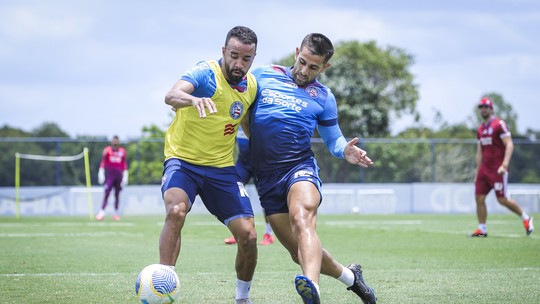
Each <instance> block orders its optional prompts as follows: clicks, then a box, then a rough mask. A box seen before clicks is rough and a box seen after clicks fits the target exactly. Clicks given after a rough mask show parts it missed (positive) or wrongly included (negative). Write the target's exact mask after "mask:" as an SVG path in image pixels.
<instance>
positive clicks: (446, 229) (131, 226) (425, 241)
mask: <svg viewBox="0 0 540 304" xmlns="http://www.w3.org/2000/svg"><path fill="white" fill-rule="evenodd" d="M536 217H537V218H539V219H540V215H538V214H536ZM475 222H476V219H475V216H474V215H384V216H382V215H377V216H369V215H347V216H328V215H321V216H319V225H318V232H319V235H320V236H321V239H322V241H323V244H324V247H325V248H326V249H328V250H329V251H330V252H331V253H332V255H333V256H334V257H335V258H336V259H337V260H338V261H340V262H341V263H343V264H346V265H347V264H349V263H360V264H362V265H363V268H364V276H365V279H366V281H367V282H368V283H369V284H370V285H371V286H372V287H374V288H375V291H376V294H377V296H378V298H379V303H540V238H539V237H538V235H535V234H533V235H531V236H529V237H526V235H525V233H524V230H523V227H522V226H521V223H520V220H519V218H517V217H515V216H513V215H493V216H490V218H489V220H488V225H489V234H490V236H489V238H487V239H471V238H467V237H466V234H467V233H470V232H472V231H473V230H474V229H475V228H476V224H475ZM161 227H162V217H159V216H151V217H129V216H124V217H123V218H122V221H120V222H112V221H111V220H110V219H106V220H105V221H104V222H91V221H89V220H88V219H87V218H70V217H27V218H22V219H19V220H17V219H14V218H6V217H4V218H0V242H1V243H0V244H1V246H0V248H1V251H0V257H1V262H0V302H1V303H137V299H136V296H135V293H134V284H135V280H136V277H137V274H138V272H139V271H140V270H141V269H142V268H143V267H144V266H146V265H148V264H153V263H156V262H158V237H159V233H160V231H161ZM263 227H264V226H263V221H262V218H261V217H259V218H257V228H258V231H259V236H261V235H262V232H263ZM537 233H538V231H537ZM228 236H229V233H228V231H227V230H226V228H225V227H224V226H222V225H221V224H220V223H218V221H217V220H215V219H214V218H213V217H211V216H206V215H190V216H189V217H188V222H187V224H186V228H185V230H184V234H183V248H182V252H181V254H180V259H179V261H178V264H177V272H178V275H179V277H180V280H181V284H182V286H181V295H180V298H179V303H206V304H211V303H219V304H223V303H234V289H235V286H234V285H235V273H234V255H235V252H236V247H235V246H229V245H224V244H223V239H224V238H226V237H228ZM297 273H299V266H297V265H296V264H293V262H292V261H291V260H290V258H289V255H288V254H287V253H286V251H285V250H284V249H283V248H282V247H281V245H280V244H278V243H276V244H274V245H271V246H260V247H259V261H258V266H257V270H256V273H255V278H254V283H253V287H252V293H251V296H252V300H253V301H254V302H255V303H257V304H264V303H268V304H275V303H302V301H301V299H300V297H299V296H298V295H297V294H296V291H295V289H294V283H293V280H294V277H295V275H296V274H297ZM320 285H321V291H322V294H321V298H322V301H323V303H329V302H331V303H333V304H339V303H360V301H359V299H358V298H356V296H355V295H354V294H353V293H352V292H349V291H346V290H345V287H344V286H343V285H342V284H341V283H340V282H338V281H337V280H334V279H332V278H328V277H323V278H322V279H321V284H320Z"/></svg>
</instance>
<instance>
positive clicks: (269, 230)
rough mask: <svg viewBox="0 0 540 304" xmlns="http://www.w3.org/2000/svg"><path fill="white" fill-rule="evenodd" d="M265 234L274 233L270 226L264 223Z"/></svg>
mask: <svg viewBox="0 0 540 304" xmlns="http://www.w3.org/2000/svg"><path fill="white" fill-rule="evenodd" d="M264 233H266V234H272V233H274V231H273V230H272V226H270V224H269V223H266V230H265V231H264Z"/></svg>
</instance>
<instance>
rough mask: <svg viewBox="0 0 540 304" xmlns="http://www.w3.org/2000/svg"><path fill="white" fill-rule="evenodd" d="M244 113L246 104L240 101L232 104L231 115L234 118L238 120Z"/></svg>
mask: <svg viewBox="0 0 540 304" xmlns="http://www.w3.org/2000/svg"><path fill="white" fill-rule="evenodd" d="M243 113H244V105H243V104H242V103H241V102H240V101H235V102H233V103H232V104H231V107H230V108H229V115H230V116H231V118H232V119H234V120H237V119H239V118H240V117H242V114H243Z"/></svg>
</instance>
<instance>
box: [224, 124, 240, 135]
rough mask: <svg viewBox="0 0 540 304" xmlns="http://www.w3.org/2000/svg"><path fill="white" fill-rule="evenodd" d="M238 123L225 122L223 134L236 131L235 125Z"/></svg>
mask: <svg viewBox="0 0 540 304" xmlns="http://www.w3.org/2000/svg"><path fill="white" fill-rule="evenodd" d="M237 125H238V124H226V125H225V128H224V129H223V136H227V135H231V134H234V132H236V126H237Z"/></svg>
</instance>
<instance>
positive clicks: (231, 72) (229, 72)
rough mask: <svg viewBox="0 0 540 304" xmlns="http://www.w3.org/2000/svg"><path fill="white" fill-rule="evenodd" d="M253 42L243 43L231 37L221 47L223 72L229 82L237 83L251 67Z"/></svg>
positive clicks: (253, 57)
mask: <svg viewBox="0 0 540 304" xmlns="http://www.w3.org/2000/svg"><path fill="white" fill-rule="evenodd" d="M256 47H257V46H256V45H255V44H243V43H242V42H240V41H239V40H238V39H236V38H231V39H230V40H229V42H228V43H227V46H226V47H224V48H223V50H222V51H223V70H224V71H223V72H224V73H225V76H226V77H227V80H228V81H229V83H232V84H237V83H239V82H240V81H242V79H243V78H244V76H246V73H247V71H248V70H249V68H250V67H251V64H252V63H253V60H254V59H255V54H256V53H255V50H256Z"/></svg>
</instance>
